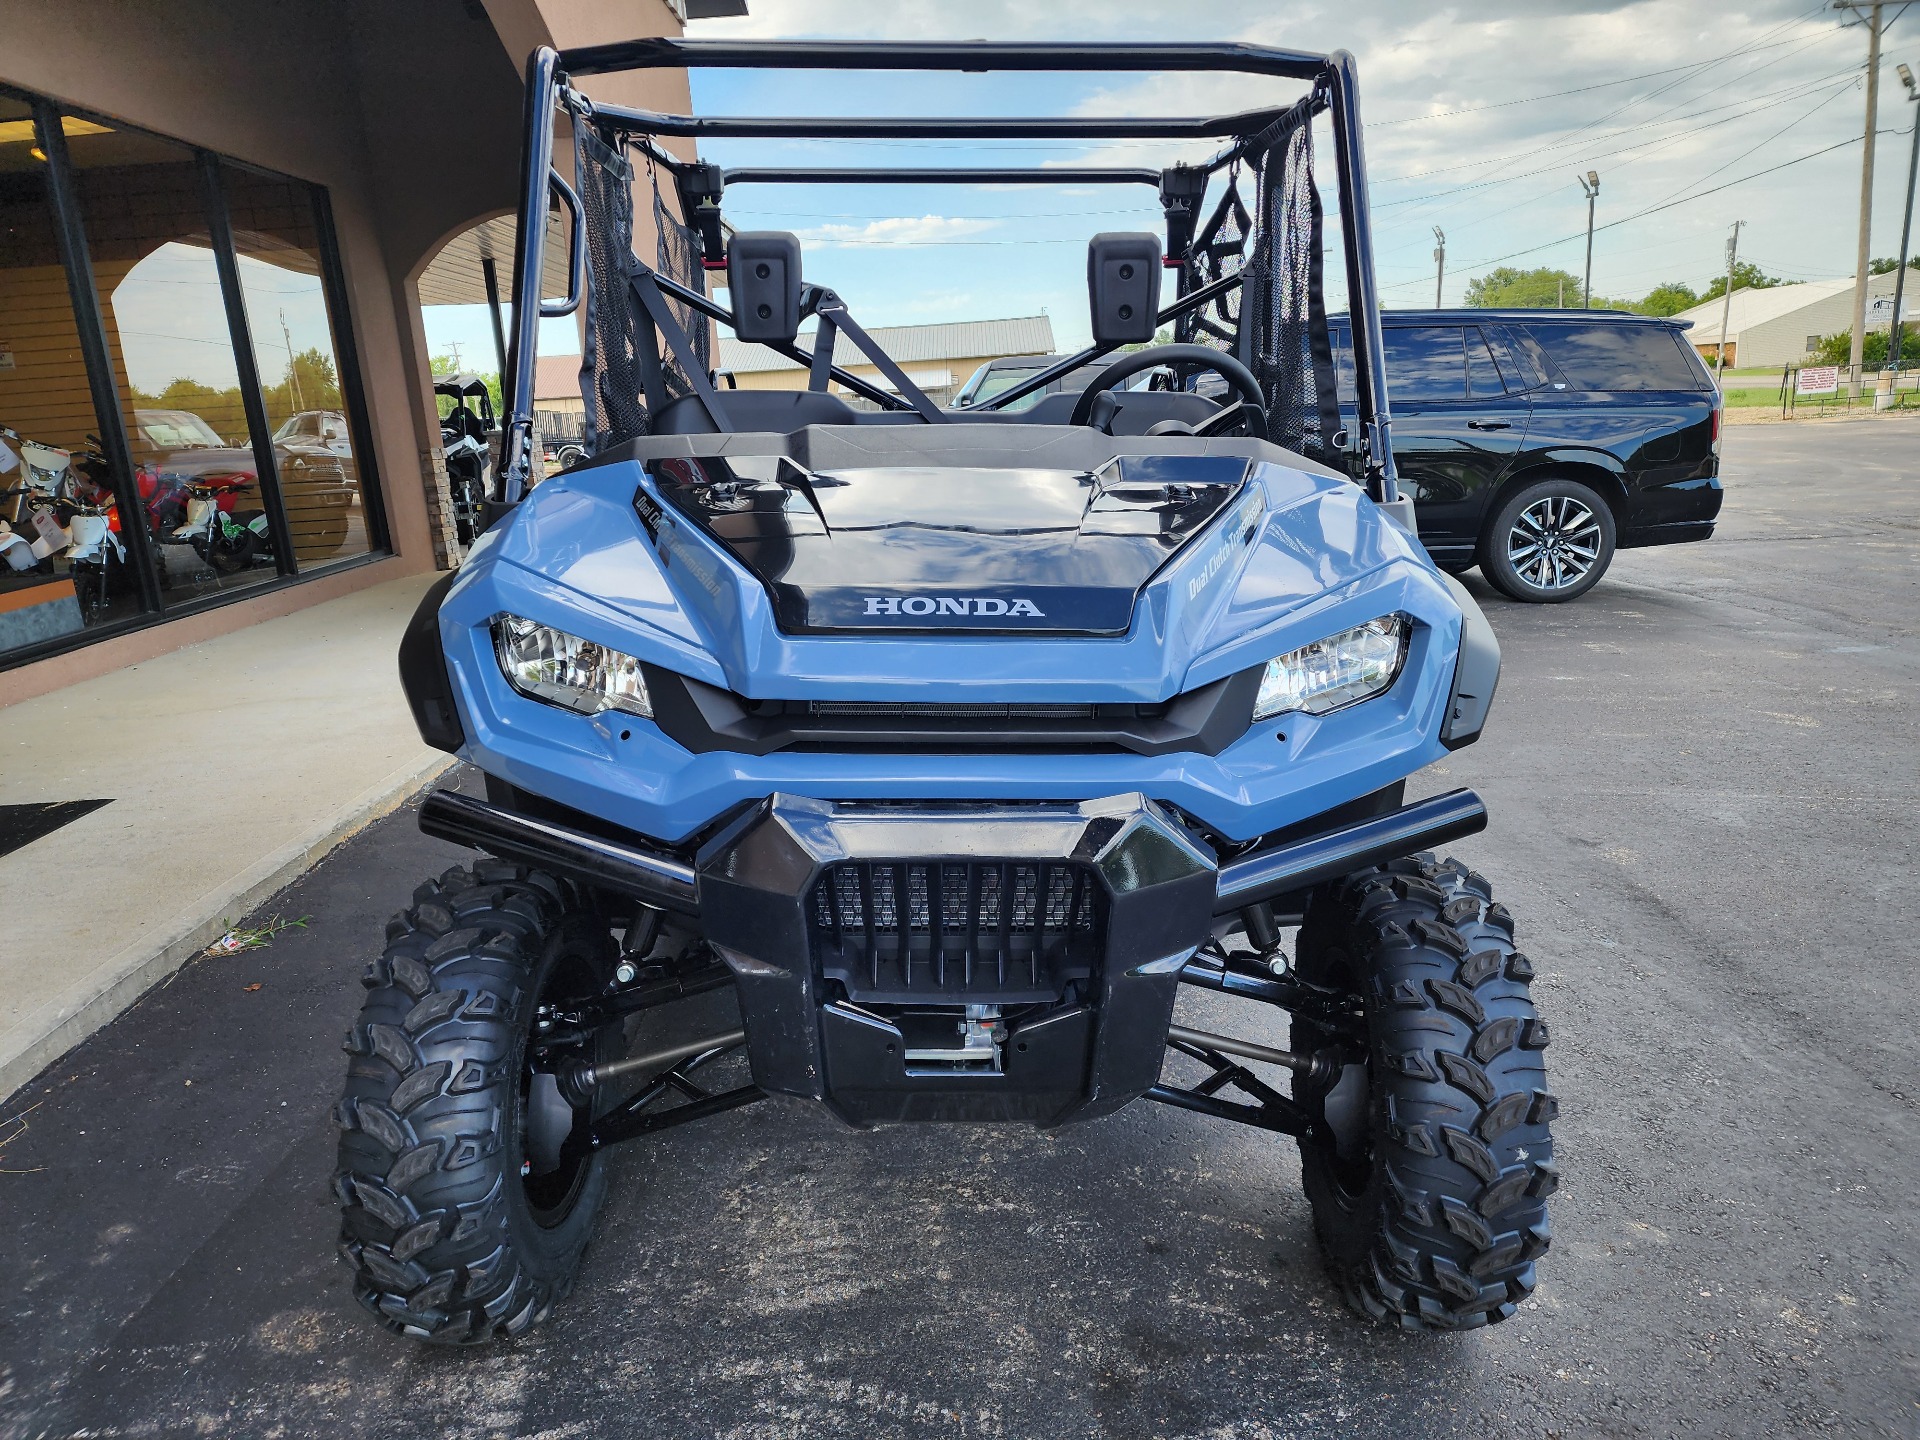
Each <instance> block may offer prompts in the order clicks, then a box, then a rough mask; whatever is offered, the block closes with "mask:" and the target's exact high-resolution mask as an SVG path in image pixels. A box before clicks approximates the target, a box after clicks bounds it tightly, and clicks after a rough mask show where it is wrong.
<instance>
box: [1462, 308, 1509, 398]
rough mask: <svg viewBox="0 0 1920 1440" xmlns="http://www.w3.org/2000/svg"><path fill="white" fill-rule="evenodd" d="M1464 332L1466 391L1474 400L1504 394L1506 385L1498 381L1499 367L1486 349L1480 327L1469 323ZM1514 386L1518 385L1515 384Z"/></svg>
mask: <svg viewBox="0 0 1920 1440" xmlns="http://www.w3.org/2000/svg"><path fill="white" fill-rule="evenodd" d="M1464 333H1465V335H1466V337H1467V393H1468V394H1469V395H1471V396H1472V397H1473V398H1474V399H1476V400H1479V399H1483V398H1485V397H1487V396H1490V395H1504V394H1506V393H1507V387H1506V386H1505V385H1503V384H1501V383H1500V367H1499V366H1498V365H1496V364H1495V363H1494V360H1493V352H1492V351H1491V350H1489V349H1487V342H1486V339H1485V337H1484V336H1482V335H1481V333H1480V328H1479V327H1478V326H1477V325H1469V326H1468V327H1467V328H1466V331H1465V332H1464ZM1514 388H1515V389H1519V388H1520V387H1519V386H1518V385H1516V386H1515V387H1514Z"/></svg>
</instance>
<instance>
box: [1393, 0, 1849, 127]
mask: <svg viewBox="0 0 1920 1440" xmlns="http://www.w3.org/2000/svg"><path fill="white" fill-rule="evenodd" d="M1814 8H1815V9H1819V8H1821V7H1819V6H1816V7H1814ZM1809 13H1811V12H1809ZM1799 18H1802V19H1804V18H1805V17H1804V16H1802V17H1799ZM1787 23H1789V24H1791V23H1793V22H1792V21H1789V22H1787ZM1799 38H1800V37H1799V36H1797V35H1796V36H1793V37H1791V38H1789V39H1786V40H1776V41H1774V42H1773V44H1771V45H1756V46H1754V47H1752V48H1751V49H1750V50H1748V51H1747V52H1746V53H1747V54H1750V55H1757V54H1759V53H1760V52H1762V51H1764V50H1776V49H1778V48H1779V47H1780V46H1782V45H1791V44H1793V43H1794V42H1795V41H1797V40H1798V39H1799ZM1718 63H1719V61H1718V60H1695V61H1694V62H1693V63H1692V64H1690V65H1674V66H1670V67H1668V68H1667V69H1665V70H1649V71H1647V72H1646V73H1645V74H1642V75H1627V76H1623V77H1622V78H1621V79H1618V80H1602V81H1600V82H1599V83H1598V84H1597V85H1577V86H1575V87H1574V88H1573V89H1571V90H1554V91H1551V92H1549V93H1548V94H1545V95H1523V96H1521V97H1520V98H1519V99H1517V100H1496V101H1494V102H1493V103H1492V104H1491V105H1466V106H1462V107H1461V108H1460V109H1458V110H1437V111H1435V112H1434V113H1432V114H1431V115H1405V116H1402V117H1401V118H1400V119H1398V120H1375V121H1371V122H1369V123H1370V127H1371V128H1373V129H1381V128H1384V127H1386V126H1388V125H1418V124H1421V123H1422V122H1424V121H1428V120H1450V119H1452V118H1453V117H1454V116H1456V115H1479V114H1482V113H1484V112H1485V111H1488V110H1506V109H1510V108H1512V107H1513V106H1515V105H1532V104H1535V103H1536V102H1538V101H1541V100H1563V99H1565V98H1566V97H1567V96H1569V95H1585V94H1587V93H1588V92H1590V91H1594V90H1608V89H1611V88H1612V87H1613V86H1615V85H1632V84H1634V83H1636V82H1638V81H1641V80H1657V79H1659V77H1660V76H1662V75H1677V74H1679V73H1680V72H1681V71H1683V70H1704V69H1705V68H1706V67H1708V66H1709V65H1715V64H1718Z"/></svg>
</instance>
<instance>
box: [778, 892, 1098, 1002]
mask: <svg viewBox="0 0 1920 1440" xmlns="http://www.w3.org/2000/svg"><path fill="white" fill-rule="evenodd" d="M1105 906H1106V892H1105V891H1104V890H1103V889H1102V888H1101V886H1100V884H1099V882H1098V881H1097V880H1096V879H1095V878H1094V876H1093V875H1092V873H1091V872H1089V871H1088V870H1087V869H1085V867H1083V866H1079V865H1068V864H1060V863H1045V862H1038V861H1031V860H974V861H937V860H928V861H919V860H913V861H848V862H845V863H842V864H839V865H834V866H831V867H829V868H828V869H827V870H826V872H825V873H824V874H822V875H821V877H820V879H819V880H818V881H817V882H816V883H815V886H814V890H813V894H812V895H811V896H810V897H809V901H808V920H809V922H810V926H811V928H812V931H813V949H814V955H815V958H816V960H817V962H818V963H819V965H820V969H821V972H822V973H823V974H824V975H825V976H826V977H827V978H829V979H833V980H838V981H840V982H841V983H842V984H843V985H845V986H846V987H847V991H848V995H849V997H850V998H851V999H853V1000H856V1001H864V1002H868V1003H887V1002H895V1003H897V1002H902V1001H939V1000H961V999H966V998H978V999H984V998H989V997H990V998H991V999H992V1000H994V1001H995V1002H997V1003H1002V1004H1022V1003H1027V1002H1034V1001H1044V1000H1055V999H1058V998H1059V997H1060V996H1061V995H1062V994H1063V993H1064V991H1065V988H1066V986H1067V983H1068V982H1069V981H1071V980H1074V979H1082V978H1085V977H1086V976H1088V975H1091V974H1092V973H1093V970H1094V968H1095V963H1096V961H1097V959H1098V956H1099V953H1100V946H1101V941H1102V938H1103V934H1104V930H1105V923H1104V922H1105Z"/></svg>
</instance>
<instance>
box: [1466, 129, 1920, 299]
mask: <svg viewBox="0 0 1920 1440" xmlns="http://www.w3.org/2000/svg"><path fill="white" fill-rule="evenodd" d="M1888 133H1889V134H1891V133H1895V132H1891V131H1889V132H1888ZM1859 143H1860V137H1859V136H1858V135H1854V136H1850V137H1849V138H1847V139H1845V140H1842V141H1840V142H1839V143H1838V144H1835V145H1829V146H1827V147H1826V148H1825V149H1822V150H1814V151H1810V152H1809V153H1807V154H1805V155H1801V156H1797V157H1796V158H1794V159H1792V160H1783V161H1781V163H1780V164H1778V165H1769V166H1768V167H1767V168H1766V169H1764V170H1755V171H1754V172H1753V173H1752V174H1750V175H1742V176H1740V177H1739V179H1737V180H1729V181H1727V183H1726V184H1724V185H1716V186H1714V187H1713V188H1712V189H1711V190H1702V191H1701V192H1700V193H1699V194H1697V195H1688V196H1685V197H1683V198H1681V199H1679V200H1669V201H1667V202H1665V203H1664V204H1661V205H1652V206H1649V207H1648V208H1647V209H1645V210H1640V211H1636V212H1635V213H1634V214H1632V215H1623V216H1622V217H1621V218H1620V219H1618V220H1609V221H1608V222H1607V223H1606V224H1605V225H1601V226H1599V227H1597V228H1596V229H1595V231H1594V233H1595V234H1596V235H1597V234H1599V233H1600V231H1602V230H1612V229H1616V228H1617V227H1619V226H1621V225H1626V224H1629V223H1631V222H1632V221H1635V220H1644V219H1646V217H1647V216H1649V215H1657V214H1659V213H1660V212H1661V211H1663V210H1671V209H1673V208H1674V206H1676V205H1687V204H1691V203H1692V202H1693V201H1695V200H1704V199H1706V197H1707V196H1709V195H1718V194H1719V193H1720V192H1721V191H1722V190H1731V189H1732V188H1733V187H1734V186H1736V185H1744V184H1746V183H1747V181H1749V180H1758V179H1759V178H1760V177H1761V176H1762V175H1772V174H1774V173H1775V172H1776V171H1780V170H1786V169H1789V168H1791V167H1792V166H1795V165H1800V164H1804V163H1805V162H1806V161H1808V160H1817V159H1819V158H1820V157H1821V156H1822V155H1831V154H1832V153H1833V152H1834V151H1835V150H1844V149H1846V148H1847V147H1848V146H1849V145H1858V144H1859ZM1586 233H1587V232H1586V231H1584V230H1578V231H1575V232H1574V233H1573V234H1571V235H1563V236H1561V237H1560V238H1559V239H1558V240H1549V241H1547V242H1546V243H1545V244H1542V245H1529V246H1528V247H1527V248H1526V249H1524V250H1510V251H1508V252H1507V253H1506V254H1505V255H1496V256H1494V257H1493V258H1492V259H1491V260H1475V261H1474V262H1473V268H1476V269H1477V268H1479V267H1480V266H1482V265H1498V264H1499V263H1500V262H1501V261H1502V260H1514V259H1518V258H1519V257H1520V256H1522V255H1532V254H1534V253H1535V252H1537V251H1540V250H1551V249H1552V248H1553V247H1554V246H1555V245H1565V244H1566V243H1567V242H1569V241H1571V240H1579V239H1583V238H1584V237H1585V236H1586Z"/></svg>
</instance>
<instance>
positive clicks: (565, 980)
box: [514, 955, 595, 1228]
mask: <svg viewBox="0 0 1920 1440" xmlns="http://www.w3.org/2000/svg"><path fill="white" fill-rule="evenodd" d="M594 989H595V978H594V973H593V967H592V966H591V965H589V964H588V963H587V960H586V958H585V957H584V956H580V955H562V956H560V957H559V958H558V959H556V960H555V961H554V963H553V964H552V965H551V966H550V967H548V970H547V973H546V978H545V980H544V981H543V982H542V984H541V986H540V993H539V994H538V995H536V996H535V997H534V1014H535V1015H536V1016H537V1015H539V1014H540V1013H541V1011H542V1010H543V1009H545V1008H547V1007H551V1006H553V1005H554V1002H555V1001H556V1000H559V1001H561V1002H562V1003H563V1004H564V1003H565V1002H569V1001H577V999H578V998H579V997H580V996H583V995H590V994H592V993H593V992H594ZM529 1038H531V1037H529ZM586 1048H587V1050H588V1052H589V1053H587V1054H585V1055H583V1056H582V1058H583V1059H586V1060H587V1061H589V1062H591V1061H592V1060H593V1059H594V1058H595V1057H594V1055H593V1054H592V1053H591V1049H592V1047H591V1046H590V1045H589V1046H588V1047H586ZM548 1063H549V1064H550V1063H551V1062H550V1061H549V1062H548ZM539 1068H541V1069H544V1068H546V1066H545V1065H542V1066H541V1067H539ZM535 1073H536V1067H535V1064H534V1049H533V1047H532V1046H531V1045H528V1046H527V1047H526V1049H525V1050H524V1051H523V1053H522V1057H521V1063H520V1091H519V1114H518V1116H517V1117H516V1122H515V1135H514V1142H515V1143H514V1148H515V1151H516V1153H517V1158H518V1162H519V1166H520V1188H521V1190H522V1191H523V1192H524V1193H525V1195H526V1197H527V1207H528V1209H529V1210H531V1211H532V1212H533V1218H534V1220H535V1221H536V1222H537V1223H538V1224H540V1225H541V1226H542V1227H545V1228H552V1227H553V1226H555V1225H558V1224H560V1223H561V1222H562V1221H564V1220H565V1219H566V1218H567V1216H568V1215H569V1214H571V1213H572V1211H573V1207H574V1205H575V1203H576V1202H577V1201H578V1200H579V1198H580V1191H581V1188H582V1187H583V1186H584V1185H585V1184H586V1180H587V1171H588V1169H589V1167H590V1164H591V1162H592V1160H593V1151H592V1149H591V1147H589V1146H588V1145H586V1144H585V1143H581V1142H583V1140H584V1137H583V1135H582V1133H581V1132H582V1131H583V1130H584V1128H585V1127H586V1126H587V1125H588V1124H589V1123H590V1122H591V1120H592V1114H591V1107H588V1109H586V1110H576V1111H575V1112H574V1129H573V1132H572V1134H571V1135H569V1137H568V1140H567V1143H566V1144H565V1145H563V1146H562V1147H561V1153H560V1165H559V1167H558V1168H557V1169H554V1170H550V1171H547V1172H546V1173H545V1174H535V1173H534V1172H533V1167H532V1162H531V1161H530V1160H528V1158H527V1128H526V1127H527V1116H528V1114H529V1103H530V1094H531V1091H532V1088H533V1084H534V1075H535Z"/></svg>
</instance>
